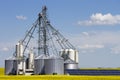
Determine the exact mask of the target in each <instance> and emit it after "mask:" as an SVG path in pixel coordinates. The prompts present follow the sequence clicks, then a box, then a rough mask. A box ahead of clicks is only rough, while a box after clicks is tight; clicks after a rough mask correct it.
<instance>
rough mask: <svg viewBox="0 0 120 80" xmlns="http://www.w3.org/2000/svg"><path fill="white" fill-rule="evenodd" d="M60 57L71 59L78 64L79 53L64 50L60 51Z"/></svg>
mask: <svg viewBox="0 0 120 80" xmlns="http://www.w3.org/2000/svg"><path fill="white" fill-rule="evenodd" d="M60 55H61V56H62V57H63V58H64V60H66V59H69V58H70V59H71V60H73V61H75V62H77V63H78V51H77V50H73V49H63V50H61V51H60Z"/></svg>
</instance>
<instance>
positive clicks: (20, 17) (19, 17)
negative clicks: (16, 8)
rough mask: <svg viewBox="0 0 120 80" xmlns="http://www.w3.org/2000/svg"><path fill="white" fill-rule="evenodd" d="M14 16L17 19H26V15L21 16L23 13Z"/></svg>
mask: <svg viewBox="0 0 120 80" xmlns="http://www.w3.org/2000/svg"><path fill="white" fill-rule="evenodd" d="M16 18H17V19H18V20H26V19H27V17H26V16H23V15H17V16H16Z"/></svg>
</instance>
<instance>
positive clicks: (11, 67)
mask: <svg viewBox="0 0 120 80" xmlns="http://www.w3.org/2000/svg"><path fill="white" fill-rule="evenodd" d="M16 73H17V60H16V58H10V59H6V60H5V74H6V75H12V74H13V75H15V74H16Z"/></svg>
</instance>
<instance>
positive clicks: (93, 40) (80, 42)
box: [69, 31, 120, 54]
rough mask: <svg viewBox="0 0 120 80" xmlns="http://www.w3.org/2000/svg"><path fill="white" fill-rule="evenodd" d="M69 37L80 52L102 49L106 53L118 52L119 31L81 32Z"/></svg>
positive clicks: (119, 45) (119, 46)
mask: <svg viewBox="0 0 120 80" xmlns="http://www.w3.org/2000/svg"><path fill="white" fill-rule="evenodd" d="M86 33H87V36H86V35H85V34H86ZM69 39H70V42H72V44H74V46H75V47H76V48H77V49H79V50H80V52H81V51H83V52H84V53H85V52H88V53H89V52H90V50H93V51H94V52H95V51H98V50H104V51H106V52H107V53H115V54H116V53H118V52H119V53H120V31H89V32H81V33H80V34H74V35H72V36H70V38H69ZM101 52H102V51H101ZM96 53H97V52H96Z"/></svg>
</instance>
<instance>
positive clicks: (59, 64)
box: [45, 55, 64, 75]
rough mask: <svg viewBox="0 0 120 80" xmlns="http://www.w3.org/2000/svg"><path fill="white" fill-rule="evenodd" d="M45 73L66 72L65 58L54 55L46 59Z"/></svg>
mask: <svg viewBox="0 0 120 80" xmlns="http://www.w3.org/2000/svg"><path fill="white" fill-rule="evenodd" d="M45 74H47V75H52V74H53V75H54V74H60V75H62V74H64V59H63V58H61V57H59V56H53V55H52V56H50V57H49V58H48V59H45Z"/></svg>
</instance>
